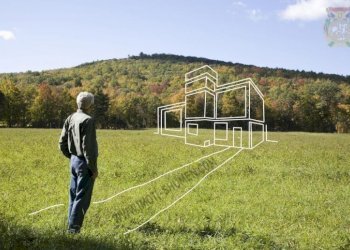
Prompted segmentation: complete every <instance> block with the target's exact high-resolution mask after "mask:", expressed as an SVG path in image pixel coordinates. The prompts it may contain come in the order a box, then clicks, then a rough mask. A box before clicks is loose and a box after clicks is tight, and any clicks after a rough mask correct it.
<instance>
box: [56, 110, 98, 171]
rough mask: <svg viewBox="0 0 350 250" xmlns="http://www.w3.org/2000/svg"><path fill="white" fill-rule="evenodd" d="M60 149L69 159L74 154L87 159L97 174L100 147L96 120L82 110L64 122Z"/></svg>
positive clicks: (90, 167) (89, 166)
mask: <svg viewBox="0 0 350 250" xmlns="http://www.w3.org/2000/svg"><path fill="white" fill-rule="evenodd" d="M59 148H60V150H61V151H62V153H63V154H64V155H65V156H66V157H68V158H70V156H71V155H72V154H73V155H76V156H79V157H85V159H86V162H87V165H88V168H89V169H90V170H91V171H92V172H93V173H95V172H96V171H97V157H98V146H97V140H96V128H95V121H94V119H93V118H91V116H89V115H87V114H85V113H84V112H83V111H82V110H80V109H78V110H77V112H75V113H73V114H72V115H70V116H69V117H68V118H67V119H66V121H65V122H64V125H63V129H62V132H61V136H60V140H59Z"/></svg>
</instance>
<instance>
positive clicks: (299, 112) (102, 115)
mask: <svg viewBox="0 0 350 250" xmlns="http://www.w3.org/2000/svg"><path fill="white" fill-rule="evenodd" d="M205 64H208V65H210V66H211V67H212V68H213V69H214V70H216V71H217V72H218V73H219V83H227V82H230V81H234V80H239V79H243V78H248V77H250V78H252V79H253V81H254V82H255V83H256V84H257V85H258V87H259V88H260V90H261V91H262V93H263V94H264V95H265V107H266V118H267V123H268V124H269V127H270V129H274V130H289V131H291V130H299V131H320V132H321V131H322V132H334V131H336V130H338V131H340V132H341V131H342V132H346V131H348V130H349V129H350V76H340V75H335V74H324V73H315V72H305V71H295V70H285V69H271V68H266V67H256V66H253V65H243V64H239V63H231V62H223V61H217V60H211V59H206V58H198V57H185V56H177V55H167V54H153V55H146V54H143V53H141V54H140V55H139V56H130V57H129V58H126V59H111V60H103V61H96V62H91V63H85V64H81V65H79V66H77V67H73V68H66V69H57V70H47V71H42V72H31V71H28V72H25V73H8V74H0V125H1V126H17V127H28V126H31V127H61V126H62V122H63V121H64V119H65V117H66V116H67V114H69V113H70V112H72V111H74V110H75V109H76V107H75V101H74V99H75V97H76V95H77V94H78V93H79V92H80V91H82V90H86V91H91V92H93V93H94V94H95V96H96V105H95V107H96V108H95V111H94V115H95V118H96V120H97V123H98V126H99V127H101V128H145V127H154V126H155V125H156V107H158V106H159V105H164V104H169V103H174V102H178V101H183V99H184V74H185V73H186V72H189V71H191V70H193V69H195V68H198V67H200V66H202V65H205ZM197 103H198V105H200V100H198V102H197Z"/></svg>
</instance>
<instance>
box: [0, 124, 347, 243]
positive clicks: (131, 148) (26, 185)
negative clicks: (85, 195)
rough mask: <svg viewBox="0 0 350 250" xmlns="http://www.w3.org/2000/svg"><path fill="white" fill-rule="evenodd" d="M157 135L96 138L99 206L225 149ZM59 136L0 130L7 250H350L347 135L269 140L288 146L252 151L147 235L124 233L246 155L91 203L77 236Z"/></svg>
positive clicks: (1, 216)
mask: <svg viewBox="0 0 350 250" xmlns="http://www.w3.org/2000/svg"><path fill="white" fill-rule="evenodd" d="M153 132H154V130H144V131H103V130H102V131H98V141H99V146H100V157H99V164H98V165H99V171H100V176H99V178H98V180H97V181H96V184H95V187H94V194H93V201H98V200H101V199H105V198H108V197H110V196H112V195H114V194H116V193H118V192H119V191H122V190H124V189H126V188H128V187H132V186H134V185H137V184H140V183H142V182H145V181H148V180H150V179H152V178H155V177H157V176H159V175H160V174H162V173H165V172H167V171H169V170H172V169H175V168H177V167H180V166H182V165H183V164H186V163H189V162H192V161H194V160H196V159H198V158H200V157H202V156H205V155H208V154H210V153H213V152H216V151H219V150H223V148H222V147H210V148H197V147H191V146H187V145H185V144H184V143H183V141H182V140H181V139H178V138H169V137H161V136H158V135H155V134H153ZM59 133H60V130H41V129H37V130H35V129H1V130H0V248H1V249H3V248H5V249H8V248H11V249H21V248H31V249H33V248H39V249H41V248H42V249H128V248H130V249H350V151H349V149H350V135H336V134H311V133H270V138H271V139H274V140H278V141H279V143H263V144H261V145H259V146H258V147H257V148H256V149H254V150H243V151H242V152H240V153H239V154H238V155H237V156H236V157H235V158H233V159H232V160H231V161H229V162H228V163H226V164H225V165H223V166H222V168H220V169H218V170H217V171H216V172H214V173H213V174H212V175H210V176H208V177H207V178H206V179H205V180H204V181H203V182H202V183H201V184H200V185H199V186H198V187H197V188H196V189H194V190H193V192H191V193H190V194H189V195H187V196H185V197H184V198H183V199H182V200H180V201H179V202H178V203H176V204H175V205H174V206H173V207H171V208H169V209H168V210H166V211H164V212H163V213H161V214H160V215H159V216H158V217H156V218H154V219H153V220H152V221H151V222H149V223H147V224H146V225H145V226H143V227H142V228H140V229H139V230H137V231H134V232H132V233H130V234H127V235H124V234H123V233H124V232H126V231H127V230H129V229H132V228H134V227H136V226H137V225H139V224H141V223H142V222H144V221H145V220H147V219H148V218H150V217H151V216H152V215H153V214H155V213H156V212H158V211H159V210H160V209H162V208H164V207H166V206H167V205H169V204H171V203H172V202H173V201H174V200H175V199H177V198H178V197H179V196H181V195H182V194H183V193H184V192H186V191H187V190H188V189H190V188H191V187H192V186H193V185H195V184H196V183H197V182H198V181H199V180H200V179H201V178H202V177H203V176H204V175H205V174H207V173H208V172H209V171H211V170H212V169H214V168H215V167H217V166H219V165H220V164H221V163H223V162H224V161H225V160H226V159H227V158H229V157H230V156H232V155H233V154H235V153H236V152H237V150H234V149H230V150H226V151H224V152H221V153H218V154H216V155H214V156H212V157H209V158H207V159H204V160H202V161H200V162H198V163H194V164H191V165H189V166H187V167H184V168H183V169H181V170H179V171H177V172H174V173H172V174H170V175H167V176H164V177H163V178H161V179H158V180H157V181H155V182H153V183H151V184H149V185H146V186H144V187H141V188H139V189H134V190H131V191H130V192H127V193H124V194H122V195H120V196H118V197H115V198H114V199H112V200H110V201H108V202H105V203H101V204H92V205H91V207H90V209H89V211H88V213H87V217H86V220H85V222H84V227H83V230H82V233H81V234H80V235H77V236H70V235H66V234H65V233H64V231H65V227H66V220H67V215H66V211H67V201H68V182H69V168H68V160H67V159H66V158H64V157H63V156H62V155H61V154H60V152H59V150H58V145H57V141H58V137H59ZM60 203H63V204H64V206H60V207H56V208H53V209H50V210H47V211H43V212H42V213H39V214H36V215H33V216H29V215H28V214H29V213H31V212H33V211H36V210H39V209H41V208H45V207H48V206H50V205H55V204H60Z"/></svg>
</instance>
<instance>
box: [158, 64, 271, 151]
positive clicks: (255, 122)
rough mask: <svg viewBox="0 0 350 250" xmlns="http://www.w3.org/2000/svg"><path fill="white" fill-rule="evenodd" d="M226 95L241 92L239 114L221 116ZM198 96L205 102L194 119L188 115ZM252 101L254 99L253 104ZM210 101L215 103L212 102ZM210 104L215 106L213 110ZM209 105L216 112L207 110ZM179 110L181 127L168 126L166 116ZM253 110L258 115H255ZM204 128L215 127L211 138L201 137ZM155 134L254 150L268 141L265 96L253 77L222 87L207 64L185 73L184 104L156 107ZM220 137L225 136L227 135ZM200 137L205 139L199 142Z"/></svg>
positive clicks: (206, 144)
mask: <svg viewBox="0 0 350 250" xmlns="http://www.w3.org/2000/svg"><path fill="white" fill-rule="evenodd" d="M196 84H197V85H196ZM225 93H228V94H230V93H234V94H237V93H239V94H240V95H242V96H244V98H242V101H241V103H239V106H237V108H238V109H239V111H238V112H240V113H239V114H234V115H232V113H230V115H223V114H221V113H220V114H219V101H220V100H221V98H222V97H223V96H224V95H225ZM198 95H202V98H203V99H204V104H203V106H202V108H203V112H201V113H202V115H196V116H193V115H191V114H189V112H188V105H189V99H190V98H192V97H196V96H198ZM253 95H254V96H253ZM253 98H255V99H254V101H253ZM210 99H211V100H213V101H210ZM243 100H244V103H243ZM236 102H237V100H236ZM210 104H212V106H213V107H210ZM208 105H209V107H210V108H213V110H208ZM243 109H244V112H243ZM179 110H180V117H179V121H178V123H179V124H180V125H179V127H178V128H168V127H167V126H166V123H167V114H169V113H171V112H175V111H177V112H179ZM253 110H255V112H252V111H253ZM232 112H234V111H232ZM235 112H236V111H235ZM257 112H259V115H257ZM219 126H221V127H224V129H222V128H221V129H219ZM201 128H205V129H208V128H209V129H210V128H212V130H213V133H208V132H207V134H208V135H209V136H204V135H201ZM156 133H157V134H160V135H164V136H173V137H178V138H183V139H184V141H185V144H187V145H191V146H198V147H208V146H213V145H215V146H226V147H234V148H243V149H253V148H255V147H256V146H258V145H259V144H260V143H262V142H264V141H268V140H267V126H266V124H265V101H264V95H263V94H262V93H261V91H260V89H259V88H258V86H257V85H256V84H255V83H254V82H253V80H252V79H251V78H246V79H242V80H238V81H234V82H229V83H225V84H219V81H218V73H217V72H216V71H215V70H214V69H212V68H211V67H210V66H208V65H204V66H202V67H200V68H197V69H195V70H192V71H190V72H188V73H186V74H185V101H184V102H178V103H174V104H169V105H164V106H160V107H158V108H157V132H156ZM219 134H224V136H222V135H219ZM201 136H202V137H203V139H199V138H200V137H201ZM193 138H196V140H194V141H193Z"/></svg>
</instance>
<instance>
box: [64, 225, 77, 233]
mask: <svg viewBox="0 0 350 250" xmlns="http://www.w3.org/2000/svg"><path fill="white" fill-rule="evenodd" d="M67 233H68V234H78V233H80V227H79V226H72V227H69V228H68V229H67Z"/></svg>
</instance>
